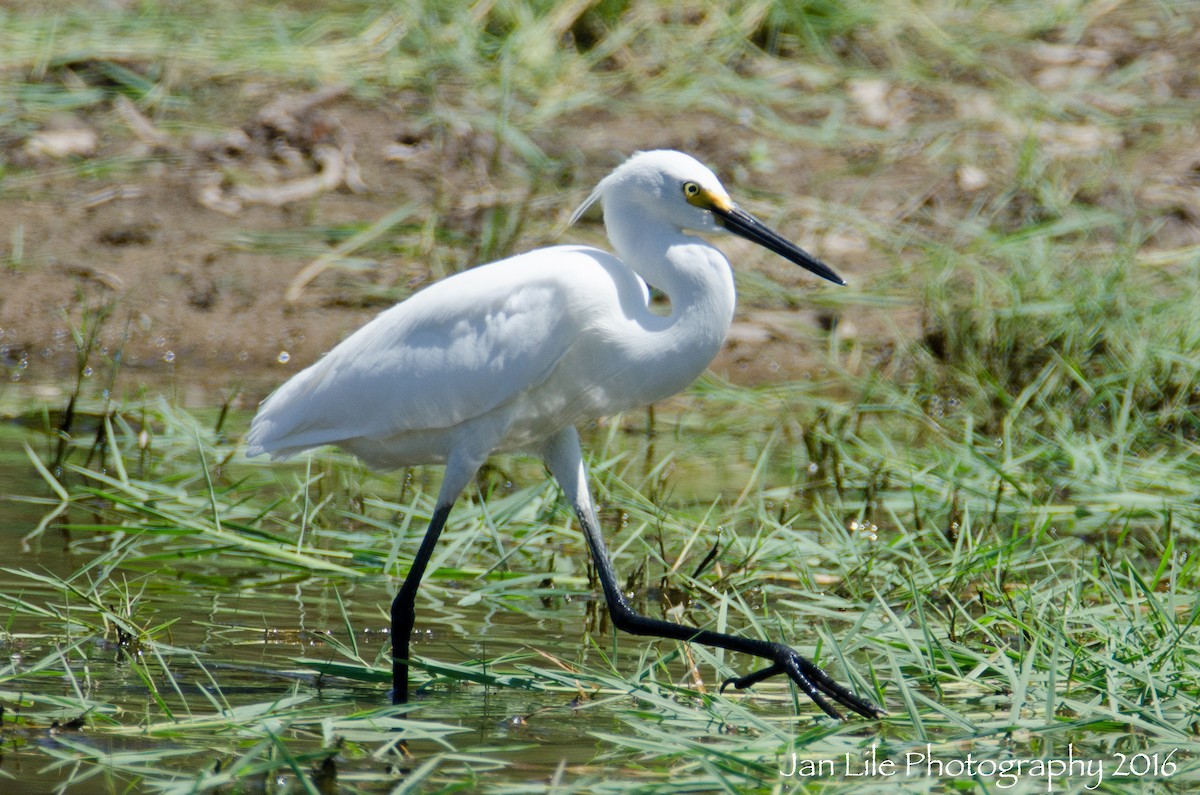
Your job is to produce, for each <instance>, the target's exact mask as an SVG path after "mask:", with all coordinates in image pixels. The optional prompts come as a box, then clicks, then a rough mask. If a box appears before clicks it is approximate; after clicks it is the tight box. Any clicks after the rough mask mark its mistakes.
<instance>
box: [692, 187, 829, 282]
mask: <svg viewBox="0 0 1200 795" xmlns="http://www.w3.org/2000/svg"><path fill="white" fill-rule="evenodd" d="M712 214H713V215H715V216H716V217H717V221H718V223H720V224H721V225H722V226H724V227H725V228H726V229H728V230H729V231H730V232H733V233H734V234H735V235H737V236H739V237H744V238H746V239H747V240H750V241H753V242H755V243H757V244H759V245H760V246H762V247H763V248H765V249H767V250H768V251H774V252H775V253H776V254H778V255H779V256H781V257H783V258H784V259H786V260H788V261H789V262H794V263H796V264H797V265H799V266H800V267H802V268H807V269H808V270H810V271H812V272H813V273H815V274H817V275H818V276H820V277H821V278H822V279H828V280H829V281H831V282H833V283H834V284H845V283H846V280H845V279H843V278H842V277H841V276H838V275H837V274H836V273H834V272H833V269H832V268H830V267H829V266H828V265H826V264H825V263H824V262H821V260H819V259H817V258H816V257H814V256H813V255H812V254H809V253H808V252H807V251H805V250H804V249H802V248H800V247H799V246H797V245H796V244H795V243H792V242H791V241H789V240H788V239H787V238H784V237H782V236H781V235H780V234H779V233H777V232H775V231H774V230H772V229H771V228H770V227H768V226H767V225H765V224H764V223H763V222H762V221H759V220H758V219H757V218H755V217H754V216H753V215H751V214H750V213H748V212H746V211H745V210H743V209H742V208H740V207H738V206H737V205H734V206H732V207H730V208H729V209H728V210H722V209H719V208H716V207H713V208H712Z"/></svg>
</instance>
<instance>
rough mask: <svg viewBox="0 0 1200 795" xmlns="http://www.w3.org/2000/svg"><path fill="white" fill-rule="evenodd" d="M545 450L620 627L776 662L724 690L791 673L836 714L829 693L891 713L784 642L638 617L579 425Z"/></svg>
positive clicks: (868, 710) (868, 713)
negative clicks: (609, 542)
mask: <svg viewBox="0 0 1200 795" xmlns="http://www.w3.org/2000/svg"><path fill="white" fill-rule="evenodd" d="M542 454H543V456H544V457H545V460H546V465H547V466H549V467H550V471H551V472H552V473H553V474H554V478H555V480H557V481H558V483H559V485H560V486H562V489H563V493H564V494H565V495H566V497H567V499H568V500H570V501H571V505H572V506H573V507H574V509H575V515H576V516H577V517H578V518H579V523H580V524H581V525H582V526H583V534H584V537H586V538H587V543H588V548H589V549H590V550H591V553H592V562H593V563H594V564H595V566H596V573H597V574H598V575H599V577H600V583H601V585H602V586H603V588H604V599H605V601H606V602H607V603H608V612H609V614H610V615H611V616H612V620H613V625H614V626H616V628H617V629H620V630H624V631H625V632H629V633H632V634H634V635H647V636H652V637H659V638H671V639H674V640H680V641H686V642H691V643H702V644H704V645H705V646H716V647H717V648H721V649H729V650H730V651H736V652H741V653H743V654H751V655H754V656H755V657H761V658H763V659H765V660H770V661H771V664H770V665H769V666H767V667H766V668H763V669H762V670H759V671H756V672H754V673H752V674H748V675H746V676H743V677H740V678H735V679H731V680H728V681H726V682H725V683H724V684H722V685H721V688H722V689H724V688H725V687H726V686H727V685H730V684H732V685H734V686H735V687H739V688H741V687H749V686H750V685H753V684H756V683H758V682H761V681H762V680H764V679H766V678H767V677H769V676H774V675H776V674H787V675H788V676H789V677H790V678H791V680H792V681H793V682H795V683H796V686H797V687H799V688H800V689H801V690H803V691H804V693H805V695H807V696H808V697H809V698H811V699H812V700H813V702H814V703H815V704H816V705H817V706H818V707H820V708H821V709H822V710H824V711H825V713H826V714H827V715H829V716H831V717H834V718H841V717H842V714H841V713H840V712H838V710H837V709H836V708H835V707H834V706H833V705H832V704H830V703H829V701H828V700H826V696H828V697H829V699H832V700H833V701H835V702H836V703H838V704H840V705H842V706H843V707H846V708H847V709H851V710H853V711H855V712H857V713H858V714H859V715H862V716H864V717H867V718H881V717H883V716H885V715H886V714H887V713H886V712H884V711H883V710H881V709H880V708H879V707H877V706H875V705H874V704H872V703H871V702H870V701H867V700H866V699H863V698H859V697H858V696H857V695H855V694H854V693H851V692H850V691H849V690H848V689H846V688H845V687H843V686H842V685H840V684H838V683H837V682H836V681H834V679H833V678H832V677H830V676H829V675H828V674H827V673H825V672H824V671H822V670H821V669H820V668H819V667H817V666H816V665H815V664H814V663H813V662H812V661H811V660H808V659H806V658H804V657H802V656H800V654H799V653H797V652H796V651H795V650H794V649H792V648H790V647H788V646H784V645H783V644H781V643H771V642H768V641H765V640H757V639H755V638H741V637H738V636H737V635H725V634H723V633H720V632H712V631H710V630H707V629H697V628H696V627H687V626H684V625H682V624H674V623H672V622H670V621H662V620H660V619H655V618H648V617H646V616H642V615H638V613H637V612H635V611H634V609H633V608H632V607H630V606H629V602H628V601H626V599H625V594H623V593H622V592H621V588H620V586H619V585H618V584H617V576H616V573H615V572H614V571H613V567H612V561H611V560H609V557H608V551H607V550H606V549H605V546H604V538H603V536H601V535H600V528H599V527H598V525H597V523H596V518H595V517H596V512H595V509H594V508H593V507H592V497H591V495H590V494H589V493H588V488H587V471H586V469H585V468H584V464H583V455H582V453H581V452H580V449H579V436H578V434H576V432H575V429H574V428H564V429H563V430H562V431H559V432H558V433H557V434H555V435H554V436H553V437H551V438H550V439H548V440H547V441H546V443H545V445H544V448H543V451H542Z"/></svg>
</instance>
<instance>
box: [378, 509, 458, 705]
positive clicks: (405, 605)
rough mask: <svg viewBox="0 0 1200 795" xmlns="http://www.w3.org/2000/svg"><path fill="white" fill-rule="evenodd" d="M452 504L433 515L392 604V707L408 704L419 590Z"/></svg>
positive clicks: (434, 512) (435, 510) (436, 510)
mask: <svg viewBox="0 0 1200 795" xmlns="http://www.w3.org/2000/svg"><path fill="white" fill-rule="evenodd" d="M452 504H453V503H447V504H445V505H439V506H438V507H437V508H435V509H434V511H433V517H432V518H431V519H430V520H429V529H427V530H426V531H425V538H424V540H422V541H421V548H420V549H418V550H417V555H416V557H414V558H413V563H412V568H410V569H409V570H408V576H406V577H405V578H404V584H403V585H401V586H400V590H399V591H398V592H397V593H396V598H395V599H393V600H392V703H393V704H405V703H407V702H408V642H409V639H410V638H411V637H412V631H413V623H414V622H415V620H416V598H417V589H418V588H420V587H421V578H422V577H423V576H425V567H426V566H428V565H429V558H430V557H431V556H432V555H433V548H434V547H435V546H436V545H437V540H438V536H440V535H441V534H442V528H443V527H444V526H445V524H446V517H447V516H449V515H450V507H451V505H452Z"/></svg>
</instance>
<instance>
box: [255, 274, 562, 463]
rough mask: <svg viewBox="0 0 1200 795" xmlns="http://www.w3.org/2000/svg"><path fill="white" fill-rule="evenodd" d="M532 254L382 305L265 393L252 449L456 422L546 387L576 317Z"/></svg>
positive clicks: (291, 449) (285, 448)
mask: <svg viewBox="0 0 1200 795" xmlns="http://www.w3.org/2000/svg"><path fill="white" fill-rule="evenodd" d="M540 253H544V252H540ZM522 259H523V258H522V257H514V258H512V259H509V260H503V261H501V262H496V263H492V264H490V265H485V266H481V267H480V268H475V269H473V270H471V271H466V272H464V273H461V274H458V275H456V276H453V277H450V278H447V279H445V280H443V281H441V282H438V283H436V284H434V285H432V286H430V287H428V288H426V289H425V290H423V291H421V292H419V293H417V294H416V295H414V296H413V297H412V298H410V299H408V300H407V301H404V302H402V303H400V304H398V305H397V306H394V307H392V308H391V309H388V310H386V311H384V312H383V313H381V314H380V315H378V316H377V317H376V318H375V319H374V320H372V321H371V322H370V323H368V324H367V325H365V326H363V327H362V328H361V329H359V330H358V331H356V332H355V333H354V334H352V335H351V336H349V337H347V338H346V339H345V340H344V341H342V342H341V343H340V344H339V345H338V346H337V347H335V348H334V349H333V350H332V351H330V352H329V353H328V354H326V355H325V357H324V358H322V359H321V360H320V361H318V362H317V363H316V364H314V365H312V366H311V367H309V368H308V369H306V370H304V371H303V372H301V373H299V374H297V375H296V376H295V377H293V378H292V379H291V380H289V381H288V382H287V383H285V384H284V385H283V386H281V387H280V388H279V389H278V390H277V391H276V392H274V393H273V394H272V395H271V396H270V397H269V398H267V400H266V401H264V402H263V404H262V407H261V408H260V410H259V413H258V415H257V416H256V417H255V418H254V422H253V425H252V427H251V430H250V434H249V436H248V437H247V443H248V449H247V454H249V455H256V454H259V453H264V452H267V453H274V454H275V456H276V457H281V458H282V457H287V456H289V455H292V454H295V453H298V452H301V451H303V450H306V449H309V448H312V447H317V446H320V445H324V444H336V443H337V442H339V441H342V440H345V439H351V438H360V437H368V438H382V437H388V436H394V435H396V434H399V433H404V432H416V431H429V430H435V429H446V428H452V427H454V426H456V425H459V424H461V423H464V422H467V421H469V420H471V419H474V418H476V417H479V416H482V415H483V414H486V413H488V412H490V411H492V410H494V409H496V408H497V407H499V406H501V405H503V404H504V403H506V402H508V401H510V400H513V399H514V398H516V397H517V396H518V395H520V394H521V393H522V392H524V391H525V390H528V389H531V388H533V387H535V386H537V385H538V384H539V383H541V382H542V381H543V380H544V379H545V378H546V377H547V375H548V374H549V373H550V372H552V371H553V369H554V367H555V365H556V364H557V363H558V361H559V360H560V358H561V357H562V356H563V355H564V353H565V352H566V350H567V348H568V346H569V345H570V342H571V340H572V339H573V338H574V334H573V331H574V326H573V323H572V318H571V317H570V316H569V313H568V312H567V307H568V305H569V304H570V301H569V300H567V299H568V296H566V295H564V294H563V293H564V290H565V286H564V285H565V282H564V281H563V280H562V279H560V278H554V271H547V270H546V269H545V268H544V267H536V266H535V265H537V264H538V263H526V262H522ZM531 265H533V266H535V267H529V266H531ZM514 282H515V284H514Z"/></svg>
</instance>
